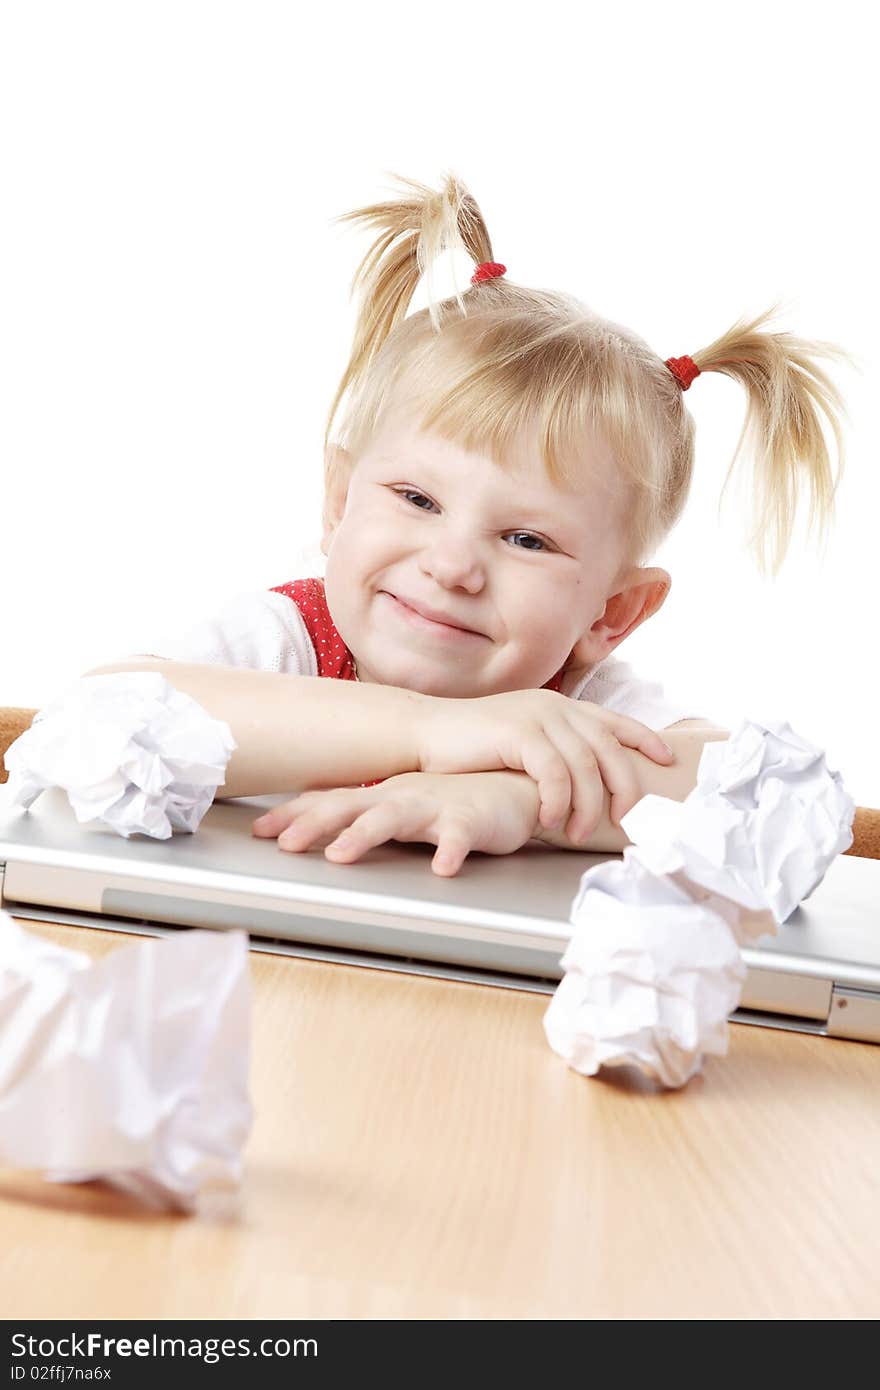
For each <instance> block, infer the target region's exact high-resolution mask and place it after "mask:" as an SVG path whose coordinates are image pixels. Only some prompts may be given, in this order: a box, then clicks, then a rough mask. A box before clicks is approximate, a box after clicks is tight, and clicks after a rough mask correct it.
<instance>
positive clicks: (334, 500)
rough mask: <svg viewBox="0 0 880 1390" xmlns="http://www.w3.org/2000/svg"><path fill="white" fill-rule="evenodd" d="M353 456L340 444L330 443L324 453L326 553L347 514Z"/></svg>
mask: <svg viewBox="0 0 880 1390" xmlns="http://www.w3.org/2000/svg"><path fill="white" fill-rule="evenodd" d="M351 470H352V457H351V454H350V453H349V452H348V450H347V449H343V448H341V447H340V446H339V445H338V444H328V445H327V448H326V450H325V453H324V508H323V513H322V528H323V529H322V535H321V550H322V551H323V553H324V554H325V555H326V554H327V553H328V552H329V549H330V542H331V541H332V539H333V535H334V532H335V531H336V528H337V526H338V525H339V523H340V521H341V520H342V518H343V516H344V514H345V499H346V497H347V496H348V484H349V482H350V480H351Z"/></svg>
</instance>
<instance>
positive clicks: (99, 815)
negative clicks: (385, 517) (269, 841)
mask: <svg viewBox="0 0 880 1390" xmlns="http://www.w3.org/2000/svg"><path fill="white" fill-rule="evenodd" d="M236 747H237V744H236V742H235V740H234V739H233V737H232V733H231V731H230V729H229V726H228V725H227V724H225V723H224V722H223V721H222V720H219V719H213V718H212V717H211V716H210V715H209V714H208V713H207V711H206V710H204V709H203V708H202V706H201V705H200V704H199V703H198V702H197V701H196V700H193V699H192V698H191V697H190V696H189V695H185V694H184V693H183V692H182V691H180V690H176V689H175V688H174V686H173V685H171V683H170V682H169V681H167V680H166V679H165V677H164V676H163V675H161V674H160V673H159V672H158V671H123V672H118V673H113V674H110V675H105V676H83V677H82V678H81V679H80V680H79V681H77V682H76V683H75V684H74V685H72V686H70V687H69V688H68V689H67V690H65V691H64V692H63V693H62V694H61V695H60V696H58V698H57V699H55V700H54V701H53V702H52V703H51V704H49V705H46V707H45V708H44V709H41V710H40V711H39V712H38V713H37V714H36V716H35V717H34V722H33V724H32V725H31V727H30V728H29V729H27V730H26V731H25V733H23V734H22V735H21V736H20V737H19V738H17V739H16V740H15V742H14V743H12V744H11V745H10V747H9V748H8V749H7V751H6V754H5V761H6V768H7V771H8V773H9V783H8V796H9V802H8V804H9V805H10V806H21V807H23V808H24V809H25V810H27V808H28V807H29V806H31V805H32V803H33V802H34V801H35V800H36V799H37V797H38V796H39V795H40V793H41V792H42V791H45V790H46V788H47V787H61V788H63V789H64V791H66V792H67V796H68V799H69V801H70V805H71V807H72V809H73V812H74V815H75V816H76V818H77V820H78V821H79V822H80V824H81V825H82V824H85V823H86V822H88V821H101V822H103V823H104V824H105V825H108V826H110V827H111V829H113V830H115V831H116V832H117V833H118V834H119V835H124V836H125V838H126V839H128V837H129V836H131V835H150V836H152V837H153V838H154V839H157V840H167V839H168V838H169V837H170V836H171V835H172V833H173V831H174V830H175V829H177V830H186V831H188V832H189V833H190V834H194V833H195V831H196V830H197V829H198V827H199V824H200V822H201V820H202V817H203V816H204V815H205V813H206V811H207V810H208V808H209V806H210V805H211V803H212V801H213V800H214V796H215V794H216V792H217V788H218V787H219V786H221V785H222V784H223V782H224V780H225V777H226V767H227V764H228V762H229V758H230V756H231V754H232V752H233V751H234V749H235V748H236Z"/></svg>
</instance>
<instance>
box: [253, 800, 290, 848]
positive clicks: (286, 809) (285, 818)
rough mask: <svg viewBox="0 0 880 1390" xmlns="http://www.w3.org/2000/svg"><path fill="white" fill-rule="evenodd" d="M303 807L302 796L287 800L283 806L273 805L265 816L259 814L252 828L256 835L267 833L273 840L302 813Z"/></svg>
mask: <svg viewBox="0 0 880 1390" xmlns="http://www.w3.org/2000/svg"><path fill="white" fill-rule="evenodd" d="M302 810H303V807H302V805H301V804H300V798H299V797H295V798H294V800H293V801H285V802H284V804H283V805H281V806H273V807H272V809H271V810H270V811H267V812H266V814H265V815H264V816H259V817H258V818H257V820H255V821H254V822H253V824H252V825H251V830H252V831H253V833H254V834H255V835H265V836H267V837H271V838H272V839H273V840H274V839H275V837H276V835H278V834H280V832H281V831H282V830H284V829H286V827H287V826H288V825H290V824H291V822H292V821H293V820H294V819H295V818H296V817H297V816H298V815H300V814H301V813H302Z"/></svg>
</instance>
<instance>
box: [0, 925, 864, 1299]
mask: <svg viewBox="0 0 880 1390" xmlns="http://www.w3.org/2000/svg"><path fill="white" fill-rule="evenodd" d="M22 925H23V926H25V927H26V928H27V929H28V930H32V931H37V932H39V934H40V935H42V936H45V937H46V938H48V939H51V940H53V941H57V942H59V943H61V944H65V945H74V946H76V947H78V948H80V949H86V950H89V951H90V952H92V953H93V954H94V955H99V954H102V953H103V952H105V951H107V950H110V949H113V948H114V947H116V946H117V945H119V944H121V943H123V942H126V943H127V942H129V941H130V940H132V939H133V938H130V937H123V936H118V935H115V934H111V933H107V932H98V931H89V930H85V929H74V928H71V927H56V926H48V925H45V924H40V923H33V922H23V923H22ZM251 961H252V969H253V982H254V1011H255V1020H254V1053H253V1066H252V1093H253V1099H254V1104H255V1108H256V1121H255V1126H254V1130H253V1133H252V1136H251V1139H250V1142H249V1145H248V1148H247V1150H246V1164H245V1177H244V1182H243V1185H242V1188H241V1190H240V1193H238V1194H237V1195H235V1196H232V1197H230V1196H228V1195H226V1196H219V1195H214V1196H207V1197H206V1198H205V1199H204V1200H203V1202H202V1204H201V1206H200V1210H199V1213H198V1214H197V1215H196V1216H192V1217H182V1216H167V1215H156V1214H153V1213H150V1212H146V1211H144V1210H142V1209H140V1208H139V1207H137V1206H136V1205H135V1204H134V1203H133V1202H132V1201H131V1200H130V1199H128V1198H127V1197H124V1196H122V1195H120V1194H117V1193H115V1192H114V1191H113V1190H112V1189H108V1188H104V1187H102V1186H101V1185H98V1184H91V1185H88V1186H82V1187H74V1186H66V1187H61V1186H54V1185H50V1184H47V1183H44V1182H43V1181H42V1179H41V1178H40V1177H39V1175H37V1174H31V1173H22V1172H20V1171H14V1170H11V1169H8V1168H6V1169H0V1303H2V1307H3V1316H4V1317H6V1318H13V1317H20V1318H37V1317H41V1318H86V1317H89V1316H91V1317H95V1316H97V1315H100V1316H102V1317H106V1318H123V1317H135V1318H144V1319H161V1318H174V1317H184V1318H185V1317H220V1318H230V1317H240V1318H257V1317H320V1318H346V1317H355V1318H412V1317H430V1318H504V1317H515V1318H595V1317H607V1318H654V1317H664V1318H665V1317H669V1318H717V1317H722V1318H724V1317H728V1318H799V1319H800V1318H816V1317H824V1318H873V1317H877V1316H878V1314H880V1271H878V1259H877V1251H878V1250H880V1107H878V1105H877V1095H878V1089H880V1047H876V1046H872V1045H870V1044H863V1043H853V1042H842V1041H836V1040H829V1039H825V1038H817V1037H812V1036H809V1035H804V1034H797V1033H787V1032H783V1031H779V1030H775V1029H763V1028H756V1027H747V1026H745V1025H733V1026H732V1027H731V1047H730V1053H729V1055H728V1056H727V1057H726V1058H712V1059H709V1060H708V1061H707V1063H706V1065H705V1070H704V1072H703V1074H702V1075H701V1076H699V1077H696V1078H695V1079H694V1080H693V1081H691V1082H690V1083H689V1084H688V1086H687V1087H685V1088H684V1090H682V1091H678V1092H664V1091H663V1090H662V1089H661V1088H659V1087H658V1086H655V1085H654V1084H653V1083H651V1082H649V1081H648V1080H646V1079H645V1078H643V1077H642V1076H641V1075H640V1074H639V1073H635V1072H633V1073H623V1072H621V1071H618V1072H614V1071H612V1072H609V1073H608V1075H607V1077H604V1076H603V1078H602V1079H588V1078H585V1077H581V1076H578V1075H577V1074H576V1073H574V1072H572V1071H570V1070H569V1069H568V1068H567V1067H566V1065H565V1064H564V1063H563V1062H562V1060H561V1059H560V1058H558V1057H557V1056H556V1055H555V1054H554V1053H553V1052H552V1051H551V1050H550V1048H549V1046H548V1045H547V1043H546V1041H545V1038H544V1034H543V1029H542V1023H541V1020H542V1016H543V1013H544V1010H545V1009H546V1006H547V999H546V997H540V996H536V995H532V994H528V993H525V992H518V991H512V990H502V989H492V988H488V987H485V986H480V985H470V984H456V983H452V982H448V981H440V980H432V979H427V978H421V977H418V976H407V975H402V974H394V973H391V972H384V971H376V970H368V969H359V968H356V967H349V966H341V965H335V964H334V965H328V964H323V963H320V962H313V961H301V960H295V959H291V958H287V957H276V956H268V955H261V954H257V953H254V954H253V955H252V956H251Z"/></svg>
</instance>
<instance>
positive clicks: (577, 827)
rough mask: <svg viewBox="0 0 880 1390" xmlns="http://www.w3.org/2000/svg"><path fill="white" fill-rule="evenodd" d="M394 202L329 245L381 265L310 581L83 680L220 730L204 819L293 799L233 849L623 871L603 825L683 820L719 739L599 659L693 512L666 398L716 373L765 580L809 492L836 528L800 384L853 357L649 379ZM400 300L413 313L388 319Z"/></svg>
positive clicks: (826, 407) (469, 242) (823, 392)
mask: <svg viewBox="0 0 880 1390" xmlns="http://www.w3.org/2000/svg"><path fill="white" fill-rule="evenodd" d="M401 182H402V183H403V184H404V186H405V189H406V193H405V196H402V197H401V198H400V199H399V200H397V201H390V202H384V203H377V204H375V205H373V206H371V207H367V208H363V209H360V210H358V211H355V212H350V213H348V214H345V216H344V217H343V218H341V219H338V220H343V221H344V220H360V221H361V222H363V223H366V224H368V225H370V226H371V227H372V228H374V229H375V231H376V239H375V241H374V243H373V245H372V247H371V249H370V250H369V252H368V253H367V255H366V256H365V257H364V259H363V261H362V262H361V265H360V266H359V268H358V271H357V273H356V275H355V280H354V284H353V290H354V289H356V288H357V287H358V285H359V286H360V289H361V303H360V308H359V314H358V319H357V325H356V329H355V338H354V346H353V350H352V353H351V358H350V361H349V363H348V366H347V368H346V370H345V373H344V375H343V378H342V381H341V382H340V385H339V388H338V390H337V392H336V396H335V398H334V400H333V403H332V406H331V409H330V414H329V418H328V422H327V430H326V436H325V502H324V515H323V538H322V542H321V549H322V551H323V553H324V554H325V555H326V575H325V577H324V578H323V579H319V578H308V579H294V580H292V581H290V582H288V583H283V584H279V585H277V586H275V587H274V588H272V589H270V590H268V591H267V592H260V593H256V594H248V595H242V596H240V597H238V598H236V599H234V600H232V601H231V602H230V603H228V604H227V605H226V607H225V608H223V609H222V611H221V612H220V613H219V614H218V615H217V616H216V617H215V618H214V619H213V620H211V621H209V622H206V623H204V624H202V625H200V626H199V627H197V628H196V629H194V630H193V631H191V632H190V633H188V634H186V636H185V637H183V638H182V639H180V640H178V641H176V642H170V643H166V644H159V646H158V649H157V651H156V652H154V653H153V654H152V655H151V656H150V657H138V658H133V659H129V660H127V661H124V662H117V663H114V664H113V665H111V666H104V667H100V668H98V671H95V672H91V673H90V674H99V673H104V672H109V671H119V670H146V669H161V670H162V671H163V673H164V674H165V675H166V676H167V677H168V679H169V680H170V681H171V683H172V684H173V685H174V686H176V687H177V688H178V689H180V690H184V691H186V692H187V693H188V694H191V695H192V696H193V697H194V698H195V699H197V700H198V701H199V702H200V703H201V704H202V705H203V706H204V707H205V708H206V709H207V710H208V711H209V712H210V713H211V714H213V715H215V717H217V718H221V719H224V720H225V721H226V722H227V723H228V724H229V725H230V727H231V729H232V733H233V736H234V738H235V739H236V742H237V744H238V748H237V750H236V752H235V753H234V754H233V755H232V758H231V760H230V763H229V768H228V770H227V780H226V782H225V783H224V795H226V796H230V797H235V796H254V795H258V794H261V793H269V792H278V791H282V792H283V791H290V790H293V789H294V788H298V789H300V792H301V794H300V795H299V796H297V797H296V798H295V799H294V800H292V801H289V802H287V803H285V804H284V805H282V806H279V807H277V808H275V809H273V810H272V811H271V812H270V813H269V814H268V815H266V816H262V817H261V818H260V819H259V820H257V821H256V822H255V823H254V833H255V834H258V835H265V836H272V837H278V844H279V846H280V847H281V848H282V849H285V850H295V851H303V850H307V849H309V848H311V847H312V846H314V845H315V844H317V843H318V842H319V841H321V840H326V839H327V838H328V837H329V838H330V839H331V840H333V843H332V844H330V845H328V846H327V847H326V850H325V852H326V854H327V855H328V856H330V857H331V858H334V859H336V860H338V861H339V862H351V861H353V860H355V859H357V858H359V857H360V856H361V855H362V854H363V853H364V852H365V851H366V850H367V849H369V848H370V847H371V846H374V845H378V844H381V843H382V842H384V841H386V840H389V839H396V840H402V841H424V842H427V843H429V844H435V845H437V847H438V849H437V854H436V855H435V857H434V859H433V863H432V867H433V869H434V871H435V872H436V873H439V874H446V875H451V874H455V873H457V871H458V869H459V868H460V867H461V864H462V863H463V861H464V859H465V858H466V856H467V854H468V853H469V851H470V850H472V849H478V850H482V851H485V852H488V853H496V854H504V853H510V852H511V851H513V850H515V849H517V848H519V846H520V845H522V844H524V843H525V842H526V841H527V840H529V839H530V838H533V837H537V838H540V839H543V840H545V841H548V842H549V843H552V844H556V845H560V846H565V847H568V848H577V849H594V850H606V851H612V850H620V849H622V848H623V847H624V846H625V845H626V844H627V843H628V840H627V837H626V835H625V833H624V832H623V831H622V830H621V829H620V827H619V824H618V822H619V820H620V817H621V816H622V815H623V814H625V812H626V811H628V810H629V809H630V807H631V806H633V805H634V804H635V803H636V801H638V800H639V799H640V798H641V796H643V795H644V794H646V792H649V791H651V792H656V793H658V794H660V795H665V796H672V797H676V798H678V799H682V798H683V797H685V796H686V795H687V794H688V792H689V791H690V790H691V789H692V788H693V786H694V785H695V782H696V769H697V764H698V762H699V757H700V754H701V752H702V748H703V744H704V742H705V741H706V739H708V738H724V737H726V732H725V731H724V730H722V729H717V728H713V727H712V726H711V725H710V724H709V722H708V721H706V720H705V719H702V718H700V717H699V716H694V714H693V711H692V710H691V709H690V708H689V707H688V706H687V705H685V704H676V703H673V702H671V701H669V700H668V699H667V698H665V696H664V694H663V690H662V688H661V686H659V685H658V684H657V683H655V682H645V681H643V680H640V679H639V678H638V677H637V676H636V674H635V673H634V672H633V670H632V668H631V667H629V666H628V665H626V664H625V663H623V662H621V661H619V660H618V659H616V658H612V657H611V653H612V652H613V651H614V650H615V648H617V647H618V646H619V645H620V644H621V642H623V640H624V638H626V637H627V636H629V634H630V633H632V632H634V631H635V629H636V628H637V627H638V626H639V625H640V624H641V623H643V622H645V621H646V620H647V619H648V618H650V617H651V616H652V615H653V614H654V613H656V612H657V611H658V610H659V608H660V607H661V605H662V604H663V602H664V600H665V599H666V596H667V594H668V593H669V588H670V584H671V579H670V576H669V574H668V573H667V572H666V571H665V570H662V569H658V568H656V567H649V566H645V564H644V562H645V560H646V559H648V558H649V557H650V555H651V554H652V552H653V551H654V550H655V548H656V547H657V545H658V544H659V543H660V542H661V541H662V540H663V539H664V537H665V536H666V535H667V534H668V533H669V531H670V530H671V529H672V527H673V526H674V525H675V523H676V522H677V520H678V519H679V517H680V515H681V513H682V510H683V508H684V505H685V501H686V499H687V495H688V489H689V487H690V481H691V472H692V468H693V459H694V422H693V419H692V417H691V416H690V415H689V413H688V411H687V410H686V408H685V406H684V402H683V393H684V391H686V390H687V389H688V388H689V387H690V385H691V383H692V381H693V380H694V378H695V377H697V376H699V375H700V373H701V372H709V371H719V372H722V373H724V374H725V375H727V376H730V377H733V378H734V379H735V380H737V381H739V382H741V383H742V385H743V386H744V387H745V389H746V391H747V394H748V415H747V419H746V424H745V428H744V430H743V434H742V436H741V438H740V444H742V440H743V438H744V437H745V435H746V434H750V435H751V438H752V441H753V443H754V446H755V450H754V452H755V473H754V493H755V515H756V518H757V526H756V529H755V531H754V532H753V535H752V538H751V539H752V543H753V544H754V545H755V550H756V554H757V560H758V563H759V565H760V566H761V568H762V569H764V568H765V546H766V544H767V542H768V541H769V542H770V543H771V545H772V555H771V568H772V573H773V574H775V573H776V572H777V571H778V569H779V567H780V565H781V563H782V560H783V559H784V556H785V553H786V551H787V548H788V544H789V540H790V535H791V530H792V526H793V521H794V516H795V511H796V504H797V500H798V493H799V491H800V488H801V486H802V484H803V483H806V484H807V485H808V486H809V489H810V501H811V507H810V523H811V525H812V522H813V520H814V517H816V516H818V517H819V519H820V521H821V524H822V530H823V531H824V528H825V526H826V525H827V523H828V520H829V518H830V516H831V513H832V508H833V500H834V493H835V490H836V487H837V483H838V481H839V472H838V478H837V479H834V480H833V479H832V476H831V469H830V466H829V459H828V452H827V449H826V445H825V441H824V438H823V431H822V427H821V421H820V411H821V412H822V413H824V415H825V416H826V417H827V419H828V421H829V422H830V424H831V427H832V430H833V432H834V435H835V439H836V442H837V451H838V456H839V460H840V465H841V466H842V458H843V448H842V441H841V431H840V425H839V421H838V418H837V415H836V414H835V408H836V409H837V410H838V411H841V410H842V402H841V400H840V397H839V394H838V392H837V390H836V388H835V386H834V385H833V383H832V382H831V381H830V379H829V378H828V377H827V376H826V375H825V374H824V373H823V372H822V370H821V369H820V368H819V367H818V366H817V365H816V362H815V360H814V359H815V357H816V356H818V355H822V354H825V355H828V356H836V357H845V356H846V354H845V353H842V352H841V350H840V349H839V348H836V347H834V346H833V345H830V344H825V343H806V342H803V341H801V340H799V339H797V338H794V337H792V336H790V335H789V334H786V333H765V332H761V331H760V329H761V327H762V325H763V324H764V322H765V321H766V319H767V318H769V317H770V315H771V314H772V313H773V312H774V310H770V311H769V313H767V314H764V315H762V316H760V317H759V318H757V319H755V320H754V321H753V322H751V323H738V324H737V325H735V326H734V327H733V328H731V329H730V330H729V331H728V332H727V333H725V334H724V335H723V336H722V337H720V338H719V339H717V341H715V342H714V343H712V344H711V345H710V346H709V347H708V348H705V349H703V350H702V351H700V352H696V353H694V354H693V356H692V357H679V358H669V359H667V360H666V361H664V360H663V359H661V358H660V357H658V356H657V354H656V353H655V352H653V351H652V349H651V348H649V347H648V346H647V344H646V343H644V342H643V341H642V340H641V339H640V338H638V337H637V336H636V335H635V334H634V333H632V332H631V331H630V330H629V329H627V328H624V327H622V326H621V325H619V324H615V323H610V322H608V321H607V320H605V319H602V318H600V317H599V316H598V315H597V314H595V313H593V312H592V311H590V310H589V309H587V308H586V307H585V306H584V305H583V304H581V303H580V302H578V301H577V300H575V299H574V298H572V297H571V296H570V295H567V294H562V293H557V292H554V291H551V290H534V289H527V288H524V287H522V286H519V285H516V284H514V283H513V282H512V281H511V280H510V279H509V278H508V277H507V274H506V268H505V266H503V265H501V264H499V263H498V262H496V261H495V260H494V259H493V252H492V243H491V241H490V238H489V233H488V231H487V229H486V225H485V222H484V220H483V217H482V214H481V212H480V210H479V208H478V206H477V204H476V203H475V201H474V199H473V198H472V197H471V195H470V194H469V192H468V191H467V189H466V188H465V187H464V186H463V184H462V183H461V182H460V181H459V180H458V179H457V178H456V177H455V176H453V175H451V174H450V175H447V176H446V177H445V178H444V180H443V184H442V187H441V189H440V190H439V192H436V191H434V190H432V189H430V188H426V187H424V186H422V185H420V184H417V183H415V182H411V181H408V180H401ZM460 247H464V249H465V250H466V251H467V252H468V254H469V255H470V256H471V257H472V259H473V262H474V264H475V267H476V269H475V271H474V274H473V277H472V280H471V288H470V289H469V290H468V291H467V293H466V294H465V295H462V294H461V293H456V294H455V295H454V296H452V297H450V298H449V299H446V300H443V301H441V302H439V303H437V302H435V301H434V299H433V297H432V296H431V294H430V287H431V286H430V274H431V268H432V265H433V263H434V261H435V259H436V257H437V256H438V255H439V254H441V253H442V252H444V251H447V250H449V249H452V248H460ZM423 275H425V276H427V277H428V279H427V284H428V291H429V308H428V309H427V310H423V311H421V312H418V313H413V314H411V315H410V316H409V317H408V318H407V317H405V315H406V311H407V308H408V306H409V305H410V302H411V300H412V297H413V294H414V291H415V289H416V287H417V285H418V283H419V281H420V279H421V277H422V276H423ZM346 393H348V397H347V403H346V408H345V413H344V417H343V419H342V423H341V427H340V428H339V430H338V432H337V434H336V437H335V439H333V438H332V436H333V425H334V421H335V419H336V415H337V411H338V410H339V407H340V403H341V401H342V398H343V396H344V395H345V394H346ZM738 453H739V447H738V448H737V451H736V453H735V454H734V460H733V462H735V460H736V457H737V454H738ZM733 462H732V463H731V469H732V467H733ZM728 477H729V473H728ZM725 486H726V483H725ZM160 663H161V665H160ZM169 663H170V664H169ZM315 677H319V678H320V677H325V678H329V679H327V680H324V681H321V680H316V679H315ZM689 716H690V717H689ZM657 729H663V730H664V732H667V731H669V730H670V729H672V732H671V733H669V732H667V737H668V740H669V744H670V745H671V750H670V748H669V747H667V745H666V743H664V741H663V739H661V738H660V735H659V733H657V732H656V730H657ZM362 779H363V780H362ZM322 789H323V790H322ZM564 822H565V826H564V829H563V823H564ZM346 830H347V832H348V833H347V835H345V836H342V835H340V836H339V838H335V839H334V838H333V837H335V836H337V835H338V833H339V832H341V831H346Z"/></svg>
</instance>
